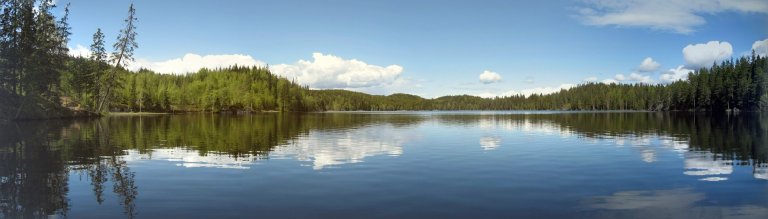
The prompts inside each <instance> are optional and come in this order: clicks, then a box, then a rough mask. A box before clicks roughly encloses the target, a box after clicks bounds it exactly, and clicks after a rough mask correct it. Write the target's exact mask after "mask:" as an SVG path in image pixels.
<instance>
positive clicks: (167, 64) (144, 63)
mask: <svg viewBox="0 0 768 219" xmlns="http://www.w3.org/2000/svg"><path fill="white" fill-rule="evenodd" d="M233 65H239V66H265V65H266V63H264V62H262V61H259V60H256V59H254V58H253V57H251V56H249V55H241V54H231V55H206V56H201V55H197V54H192V53H187V54H185V55H184V57H181V58H176V59H171V60H166V61H160V62H152V61H148V60H145V59H137V60H136V61H134V62H132V63H130V64H129V66H128V69H130V70H133V71H135V70H138V69H140V68H145V69H150V70H152V71H155V72H158V73H165V74H185V73H190V72H197V71H198V70H200V69H201V68H208V69H215V68H224V67H229V66H233Z"/></svg>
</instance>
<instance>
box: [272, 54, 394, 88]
mask: <svg viewBox="0 0 768 219" xmlns="http://www.w3.org/2000/svg"><path fill="white" fill-rule="evenodd" d="M312 58H313V60H311V61H306V60H299V61H298V62H296V63H295V64H279V65H273V66H271V68H270V70H272V72H273V73H275V74H277V75H281V76H283V77H286V78H289V79H295V80H297V82H299V83H301V84H305V85H308V86H309V87H311V88H363V87H373V86H381V85H387V84H391V83H393V82H395V81H396V80H397V79H398V77H399V76H400V74H401V73H402V72H403V67H401V66H399V65H389V66H387V67H382V66H377V65H370V64H368V63H365V62H363V61H359V60H357V59H343V58H341V57H337V56H334V55H330V54H328V55H325V54H322V53H313V54H312Z"/></svg>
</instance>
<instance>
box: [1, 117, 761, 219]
mask: <svg viewBox="0 0 768 219" xmlns="http://www.w3.org/2000/svg"><path fill="white" fill-rule="evenodd" d="M766 161H768V114H759V113H741V114H738V115H721V116H712V115H704V114H700V115H693V114H668V113H647V112H634V113H631V112H629V113H619V112H613V113H589V112H583V113H560V112H415V113H315V114H277V113H274V114H258V115H245V116H218V115H151V116H141V117H139V116H113V117H108V118H102V119H99V120H90V121H63V120H56V121H37V122H20V123H9V124H0V218H49V217H53V218H57V217H58V218H64V217H68V218H256V217H264V218H514V217H527V218H546V217H555V218H768V164H766V163H765V162H766ZM51 215H53V216H51Z"/></svg>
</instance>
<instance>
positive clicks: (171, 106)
mask: <svg viewBox="0 0 768 219" xmlns="http://www.w3.org/2000/svg"><path fill="white" fill-rule="evenodd" d="M54 8H56V6H55V4H54V2H53V1H52V0H41V1H36V0H27V1H0V9H2V13H0V30H2V32H1V33H0V91H1V92H0V94H2V95H1V96H0V100H4V101H3V104H5V105H4V106H2V107H0V110H2V111H1V112H0V119H3V118H5V119H8V118H11V119H18V118H21V117H27V118H34V117H36V116H38V117H41V118H50V117H61V116H62V115H93V114H91V113H88V112H97V113H102V112H107V111H130V112H144V111H148V112H258V111H301V112H306V111H329V110H335V111H352V110H372V111H379V110H658V111H662V110H702V111H726V110H749V111H753V110H765V109H768V94H766V92H765V91H766V88H767V87H768V81H767V80H766V77H768V72H766V71H767V70H768V63H767V62H766V57H761V56H758V55H755V54H754V53H753V54H752V55H751V56H742V57H739V58H737V59H735V60H727V61H724V62H722V63H718V64H715V65H713V66H711V67H709V68H703V69H700V70H698V71H696V72H694V73H691V74H690V75H689V76H688V79H687V80H681V81H677V82H674V83H671V84H603V83H587V84H582V85H579V86H577V87H574V88H571V89H569V90H562V91H560V92H557V93H553V94H546V95H540V94H534V95H531V96H522V95H517V96H507V97H497V98H481V97H476V96H469V95H461V96H444V97H439V98H434V99H425V98H422V97H419V96H415V95H410V94H392V95H388V96H381V95H369V94H365V93H360V92H353V91H346V90H312V89H309V88H308V87H306V86H302V85H300V84H298V83H296V82H293V81H290V80H288V79H286V78H282V77H280V76H278V75H275V74H272V73H271V72H270V71H269V69H268V68H267V67H258V66H231V67H227V68H221V69H200V70H199V71H197V72H194V73H188V74H180V75H172V74H159V73H156V72H152V71H150V70H146V69H142V70H139V71H135V72H134V71H129V70H127V68H126V66H127V63H129V62H130V61H132V60H133V51H134V50H135V49H136V48H138V43H137V42H136V36H137V25H136V24H137V20H138V19H137V18H136V17H135V9H134V7H133V5H130V6H129V8H128V16H127V18H126V19H125V20H124V25H125V26H124V27H123V28H122V29H121V30H120V32H119V33H118V34H117V38H116V41H115V42H114V44H113V45H112V51H111V52H108V51H107V49H106V48H105V47H106V45H105V41H104V38H105V34H104V33H102V32H101V30H100V29H97V30H95V33H94V34H93V42H92V44H91V45H90V51H91V54H90V55H89V56H88V57H72V56H69V55H68V48H67V43H68V41H69V35H70V31H71V30H70V27H69V24H68V23H67V22H68V16H69V10H68V7H65V8H64V10H63V13H62V14H63V16H62V17H61V18H56V17H55V16H54V15H53V13H52V10H53V9H54ZM60 105H63V106H66V107H68V108H64V107H59V106H60ZM73 109H74V110H76V111H77V110H79V111H80V112H84V113H57V112H56V111H67V110H73ZM27 112H35V113H32V114H24V113H27Z"/></svg>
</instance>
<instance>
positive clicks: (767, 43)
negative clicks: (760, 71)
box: [752, 39, 768, 57]
mask: <svg viewBox="0 0 768 219" xmlns="http://www.w3.org/2000/svg"><path fill="white" fill-rule="evenodd" d="M752 51H755V54H757V55H758V56H763V57H765V56H768V39H764V40H758V41H755V43H753V44H752Z"/></svg>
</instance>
